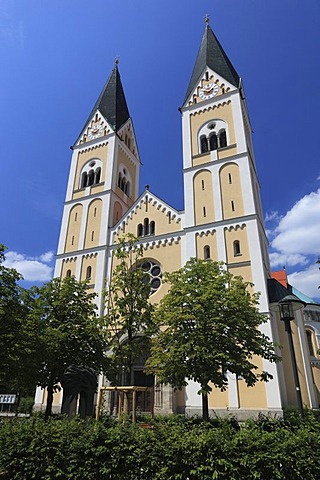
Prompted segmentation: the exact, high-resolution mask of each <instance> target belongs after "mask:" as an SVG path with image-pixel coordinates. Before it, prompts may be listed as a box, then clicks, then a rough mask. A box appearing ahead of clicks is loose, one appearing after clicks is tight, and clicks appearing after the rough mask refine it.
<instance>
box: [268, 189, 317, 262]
mask: <svg viewBox="0 0 320 480" xmlns="http://www.w3.org/2000/svg"><path fill="white" fill-rule="evenodd" d="M319 232H320V189H318V190H317V191H316V192H311V193H310V194H309V195H305V196H304V197H303V198H301V199H300V200H299V201H298V202H297V203H296V204H295V205H294V206H293V207H292V209H291V210H289V211H288V212H287V213H286V215H285V216H284V217H282V218H281V220H280V222H279V225H278V227H277V228H276V233H277V235H276V237H275V238H274V240H273V241H272V242H271V246H272V248H273V249H275V250H277V251H278V252H281V253H283V254H295V255H296V254H300V255H301V256H302V260H303V256H304V255H319V253H320V237H319Z"/></svg>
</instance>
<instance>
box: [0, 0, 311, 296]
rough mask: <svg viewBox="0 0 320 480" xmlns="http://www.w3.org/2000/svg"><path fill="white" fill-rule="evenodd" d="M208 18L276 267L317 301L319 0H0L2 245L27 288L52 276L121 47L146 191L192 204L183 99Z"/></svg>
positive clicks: (172, 201) (174, 202)
mask: <svg viewBox="0 0 320 480" xmlns="http://www.w3.org/2000/svg"><path fill="white" fill-rule="evenodd" d="M205 14H209V15H210V19H211V21H210V25H211V27H212V28H213V30H214V32H215V34H216V35H217V37H218V38H219V40H220V42H221V43H222V45H223V47H224V49H225V51H226V52H227V54H228V56H229V58H230V59H231V61H232V62H233V64H234V66H235V68H236V70H237V71H238V73H239V75H240V76H241V77H242V79H243V82H244V86H245V91H246V96H247V103H248V108H249V114H250V117H251V122H252V127H253V131H254V133H253V141H254V146H255V156H256V164H257V170H258V176H259V179H260V183H261V195H262V203H263V208H264V212H265V216H266V229H267V232H268V236H269V240H270V252H271V262H272V266H273V269H274V270H277V269H281V268H282V267H283V266H286V268H287V272H288V274H289V275H290V276H289V278H290V281H291V283H292V284H294V285H295V286H296V287H297V288H299V289H300V290H302V291H304V292H305V293H306V294H308V295H311V296H313V297H318V298H319V290H318V288H317V287H318V285H319V284H320V272H319V270H318V266H317V265H315V260H316V259H317V258H318V256H319V255H320V238H319V237H320V235H319V234H320V162H319V152H318V150H319V148H318V138H319V120H318V115H319V114H318V112H319V110H320V88H319V87H320V80H319V79H320V52H319V50H320V48H319V47H320V34H319V32H320V2H319V1H318V0H306V1H305V2H301V1H297V0H282V1H279V0H259V1H257V0H241V1H239V0H224V2H208V1H206V2H204V1H202V0H175V1H174V2H173V1H168V0H162V1H161V2H155V1H152V0H135V1H134V0H132V1H129V0H122V1H121V2H115V1H111V0H91V1H90V2H88V1H85V0H68V1H66V2H62V1H61V0H51V1H49V0H1V2H0V55H1V69H0V85H1V89H0V107H1V112H2V115H1V118H0V123H1V124H0V136H1V150H0V152H1V178H2V182H1V189H0V195H1V201H0V218H1V226H0V242H1V243H4V244H5V245H6V246H7V247H8V253H7V258H8V265H13V266H15V267H16V268H17V269H18V270H20V271H21V272H22V273H23V274H24V276H25V278H26V280H27V282H26V283H25V284H26V285H30V284H33V283H35V282H37V281H45V280H47V279H49V278H50V276H51V275H52V266H53V260H54V259H53V252H55V250H56V247H57V242H58V235H59V229H60V220H61V215H62V207H63V201H64V196H65V190H66V184H67V177H68V172H69V164H70V158H71V151H70V149H69V147H70V145H72V144H73V143H74V141H75V139H76V138H77V136H78V134H79V133H80V131H81V129H82V127H83V126H84V122H85V120H86V119H87V116H88V114H89V113H90V111H91V109H92V107H93V105H94V103H95V101H96V99H97V97H98V95H99V93H100V91H101V89H102V87H103V85H104V83H105V81H106V80H107V78H108V76H109V74H110V72H111V70H112V68H113V65H114V58H115V56H116V55H119V57H120V65H119V68H120V73H121V78H122V82H123V85H124V89H125V94H126V98H127V102H128V106H129V111H130V114H131V116H132V118H133V122H134V125H135V131H136V135H137V139H138V146H139V150H140V155H141V158H142V162H143V167H142V169H141V188H140V190H142V189H143V187H144V185H145V184H146V183H148V184H150V188H151V190H152V191H153V192H154V193H156V194H157V195H159V196H160V197H162V198H163V199H164V200H166V201H167V202H168V203H170V204H172V205H173V206H174V207H176V208H178V209H182V208H183V195H182V173H181V167H182V153H181V119H180V113H179V111H178V107H180V106H181V103H182V101H183V98H184V95H185V92H186V89H187V86H188V82H189V79H190V75H191V72H192V68H193V65H194V61H195V58H196V55H197V51H198V48H199V45H200V41H201V37H202V34H203V30H204V20H203V17H204V15H205ZM168 172H170V173H169V174H168Z"/></svg>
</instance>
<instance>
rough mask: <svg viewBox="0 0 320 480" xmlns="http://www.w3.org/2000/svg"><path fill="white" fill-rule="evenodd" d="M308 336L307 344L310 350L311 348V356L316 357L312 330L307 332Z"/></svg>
mask: <svg viewBox="0 0 320 480" xmlns="http://www.w3.org/2000/svg"><path fill="white" fill-rule="evenodd" d="M306 334H307V342H308V348H309V354H310V356H311V357H314V356H315V355H314V348H313V343H312V332H311V331H310V330H306Z"/></svg>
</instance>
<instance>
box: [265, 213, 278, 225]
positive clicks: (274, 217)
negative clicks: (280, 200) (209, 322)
mask: <svg viewBox="0 0 320 480" xmlns="http://www.w3.org/2000/svg"><path fill="white" fill-rule="evenodd" d="M280 220H281V216H280V215H279V212H277V211H273V210H271V212H267V213H266V216H265V219H264V221H265V222H266V223H267V222H273V221H277V222H279V221H280Z"/></svg>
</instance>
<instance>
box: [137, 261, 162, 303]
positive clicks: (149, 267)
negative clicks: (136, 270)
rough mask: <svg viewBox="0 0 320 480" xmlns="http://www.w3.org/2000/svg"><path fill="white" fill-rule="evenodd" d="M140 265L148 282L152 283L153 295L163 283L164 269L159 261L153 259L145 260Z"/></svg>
mask: <svg viewBox="0 0 320 480" xmlns="http://www.w3.org/2000/svg"><path fill="white" fill-rule="evenodd" d="M139 267H140V268H141V269H142V270H143V272H144V273H145V276H146V277H145V278H146V282H148V283H150V287H151V292H150V293H151V295H152V294H153V293H154V292H156V291H157V290H158V288H159V287H160V286H161V283H162V271H161V267H160V265H159V264H158V263H156V262H155V261H153V260H143V262H142V263H140V265H139Z"/></svg>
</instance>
